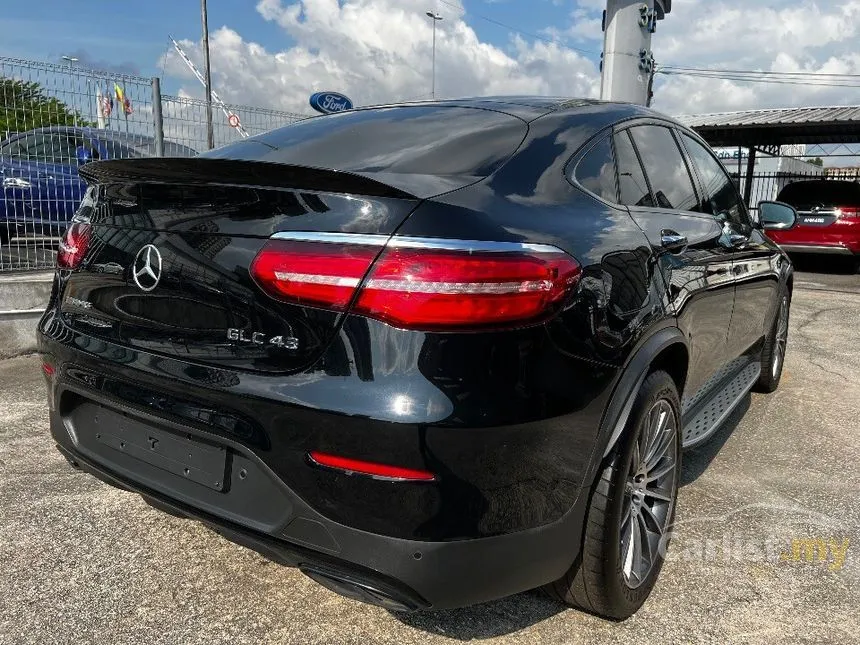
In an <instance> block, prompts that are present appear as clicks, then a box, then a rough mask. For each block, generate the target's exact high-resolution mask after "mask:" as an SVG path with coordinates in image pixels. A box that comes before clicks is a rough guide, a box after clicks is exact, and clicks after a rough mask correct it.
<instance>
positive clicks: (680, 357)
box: [649, 342, 690, 398]
mask: <svg viewBox="0 0 860 645" xmlns="http://www.w3.org/2000/svg"><path fill="white" fill-rule="evenodd" d="M689 365H690V355H689V352H688V351H687V346H686V345H684V344H683V343H681V342H677V343H672V344H671V345H669V346H668V347H666V348H664V349H662V350H661V351H660V353H659V354H657V356H655V357H654V360H653V361H651V369H650V370H649V372H656V371H657V370H663V371H664V372H666V373H668V374H669V376H671V377H672V380H673V381H675V387H676V388H677V389H678V396H680V397H681V398H683V396H684V387H685V385H686V384H687V370H688V368H689Z"/></svg>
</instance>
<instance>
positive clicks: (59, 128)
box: [18, 125, 154, 143]
mask: <svg viewBox="0 0 860 645" xmlns="http://www.w3.org/2000/svg"><path fill="white" fill-rule="evenodd" d="M34 132H48V133H52V132H58V133H63V134H77V135H81V136H85V137H90V138H95V139H113V140H115V141H128V142H134V143H143V142H144V141H154V139H153V137H151V136H149V135H148V134H131V133H125V132H116V131H114V130H103V129H99V128H91V127H86V126H73V125H49V126H45V127H43V128H34V129H32V130H28V131H26V132H19V133H18V134H19V135H22V134H28V133H34Z"/></svg>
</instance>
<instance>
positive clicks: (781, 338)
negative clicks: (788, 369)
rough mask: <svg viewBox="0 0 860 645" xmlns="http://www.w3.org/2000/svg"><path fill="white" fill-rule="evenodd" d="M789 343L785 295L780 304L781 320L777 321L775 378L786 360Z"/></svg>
mask: <svg viewBox="0 0 860 645" xmlns="http://www.w3.org/2000/svg"><path fill="white" fill-rule="evenodd" d="M787 345H788V297H787V296H783V297H782V302H781V303H780V305H779V320H778V322H777V323H776V344H775V345H774V348H773V365H772V366H771V374H772V375H773V378H776V377H777V376H779V370H780V369H782V362H783V360H785V349H786V347H787Z"/></svg>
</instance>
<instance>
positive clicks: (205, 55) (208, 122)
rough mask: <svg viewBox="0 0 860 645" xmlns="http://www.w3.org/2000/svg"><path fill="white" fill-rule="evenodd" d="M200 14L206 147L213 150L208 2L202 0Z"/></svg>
mask: <svg viewBox="0 0 860 645" xmlns="http://www.w3.org/2000/svg"><path fill="white" fill-rule="evenodd" d="M200 14H201V20H202V21H203V74H204V78H205V82H204V83H203V84H204V85H205V86H206V145H207V146H209V150H212V148H214V147H215V132H214V131H213V130H212V70H211V69H210V67H209V17H208V14H207V11H206V0H200Z"/></svg>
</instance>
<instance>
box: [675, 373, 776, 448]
mask: <svg viewBox="0 0 860 645" xmlns="http://www.w3.org/2000/svg"><path fill="white" fill-rule="evenodd" d="M760 374H761V362H760V361H759V360H752V361H750V362H749V363H748V364H747V365H746V366H745V367H743V368H741V369H740V370H738V371H737V372H736V373H735V375H734V376H732V377H731V378H729V379H726V381H725V382H724V383H723V385H722V387H721V388H720V389H718V390H717V391H716V392H715V393H714V394H713V395H712V396H711V397H710V398H709V399H708V400H707V401H703V402H702V403H701V405H697V406H696V407H695V408H694V409H692V410H690V411H689V412H688V413H687V414H685V415H684V417H683V424H684V430H683V432H682V434H681V448H683V449H684V450H686V449H688V448H693V447H695V446H698V445H699V444H702V443H704V442H705V441H707V440H708V439H710V438H711V435H713V434H714V433H715V432H716V431H717V429H718V428H719V427H720V425H722V423H723V421H725V420H726V419H727V418H728V416H729V415H730V414H731V413H732V410H734V409H735V408H736V407H737V406H738V404H739V403H740V402H741V401H742V400H743V398H744V396H746V394H747V392H749V391H750V390H751V389H752V386H753V385H755V382H756V381H757V380H758V377H759V375H760Z"/></svg>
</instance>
